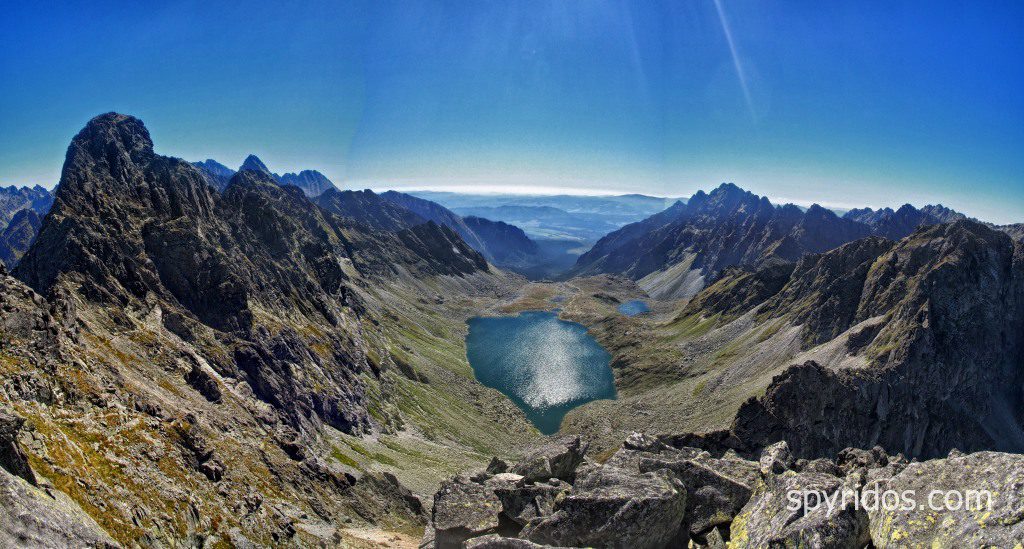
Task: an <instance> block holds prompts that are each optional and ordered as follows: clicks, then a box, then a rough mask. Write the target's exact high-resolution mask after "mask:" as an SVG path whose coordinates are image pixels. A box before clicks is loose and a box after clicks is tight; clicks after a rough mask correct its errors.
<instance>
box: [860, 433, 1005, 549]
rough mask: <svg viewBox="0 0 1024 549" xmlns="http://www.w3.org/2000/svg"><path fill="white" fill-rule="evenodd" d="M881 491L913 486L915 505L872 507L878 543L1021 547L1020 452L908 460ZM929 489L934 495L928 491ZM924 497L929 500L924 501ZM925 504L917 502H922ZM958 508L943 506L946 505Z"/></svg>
mask: <svg viewBox="0 0 1024 549" xmlns="http://www.w3.org/2000/svg"><path fill="white" fill-rule="evenodd" d="M877 488H878V489H879V490H880V491H884V490H892V491H895V492H897V493H901V494H902V493H904V492H906V491H912V492H913V493H914V494H915V500H916V503H917V504H918V505H917V506H910V505H907V506H905V507H907V509H904V508H902V507H901V508H897V509H892V510H887V509H885V508H883V507H881V506H880V507H879V508H878V509H876V510H874V511H871V512H870V513H869V516H870V518H871V539H872V541H873V542H874V544H875V545H876V546H877V547H887V546H897V545H900V546H909V547H956V546H960V547H1020V546H1021V544H1022V543H1024V456H1022V455H1020V454H1003V453H998V452H978V453H976V454H970V455H960V456H956V455H954V456H950V457H949V458H947V459H935V460H930V461H925V462H922V463H911V464H910V465H908V466H907V467H906V468H905V469H904V470H903V471H902V472H901V473H899V474H898V475H896V476H894V477H892V478H891V479H888V480H881V481H877ZM932 494H934V496H932ZM929 498H930V499H931V501H929ZM922 505H923V506H924V508H921V506H922ZM947 505H948V506H949V507H961V509H959V510H955V511H954V510H933V509H932V508H931V507H932V506H938V507H941V508H943V509H945V508H946V506H947Z"/></svg>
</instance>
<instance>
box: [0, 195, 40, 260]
mask: <svg viewBox="0 0 1024 549" xmlns="http://www.w3.org/2000/svg"><path fill="white" fill-rule="evenodd" d="M41 225H42V220H41V219H40V216H39V214H37V213H36V211H35V210H33V209H31V208H26V209H24V210H20V211H19V212H18V213H16V214H14V217H13V218H12V219H11V222H10V223H9V224H8V225H7V228H6V229H4V230H3V231H2V232H0V262H2V263H3V264H4V266H6V267H7V268H8V269H12V268H14V266H15V265H16V264H17V263H18V260H19V259H21V256H22V255H24V254H25V252H26V251H28V249H29V247H30V246H31V245H32V243H33V242H35V239H36V234H38V233H39V227H40V226H41Z"/></svg>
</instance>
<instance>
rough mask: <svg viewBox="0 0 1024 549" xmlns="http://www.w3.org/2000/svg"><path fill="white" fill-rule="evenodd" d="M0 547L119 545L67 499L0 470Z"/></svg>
mask: <svg viewBox="0 0 1024 549" xmlns="http://www.w3.org/2000/svg"><path fill="white" fill-rule="evenodd" d="M0 546H2V547H52V548H63V547H95V548H113V547H120V545H118V544H117V543H116V542H115V541H114V540H113V539H111V538H110V536H108V535H107V533H106V532H104V531H103V529H101V528H100V527H99V525H97V524H96V522H95V521H94V520H93V519H92V518H91V517H90V516H89V515H88V514H86V513H85V511H83V510H82V508H81V507H79V506H78V504H76V503H75V502H74V501H73V500H72V499H71V498H69V497H68V496H66V495H65V494H64V493H63V492H60V491H58V490H43V489H40V488H36V487H35V486H32V485H31V484H29V483H28V482H27V481H26V480H24V479H23V478H20V477H17V476H14V475H12V474H10V473H8V472H7V471H6V470H0Z"/></svg>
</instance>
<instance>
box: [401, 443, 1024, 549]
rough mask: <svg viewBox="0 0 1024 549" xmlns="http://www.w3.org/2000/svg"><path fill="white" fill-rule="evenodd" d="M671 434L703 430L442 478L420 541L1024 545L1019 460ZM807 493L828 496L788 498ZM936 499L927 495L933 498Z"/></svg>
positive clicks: (569, 448) (1023, 482)
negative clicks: (743, 450) (818, 500)
mask: <svg viewBox="0 0 1024 549" xmlns="http://www.w3.org/2000/svg"><path fill="white" fill-rule="evenodd" d="M676 440H689V441H699V440H700V438H699V437H687V436H675V437H652V436H648V435H644V434H640V433H634V434H633V435H631V436H630V437H629V438H627V440H626V441H625V442H624V443H623V445H622V447H621V448H620V449H619V450H617V451H616V452H615V453H614V454H613V455H612V456H611V457H610V458H609V459H607V460H606V461H605V462H604V463H598V462H595V461H593V460H591V459H590V458H588V457H586V456H585V452H586V449H587V444H586V442H584V441H582V440H581V439H580V438H579V437H578V436H576V437H563V438H559V439H554V440H552V441H549V442H548V443H547V444H546V445H544V446H541V447H540V448H538V449H536V450H535V451H534V452H533V453H531V454H529V455H527V457H525V458H524V459H523V460H522V461H520V462H519V463H517V464H515V465H511V466H510V465H508V464H506V463H503V462H501V461H500V460H497V459H495V460H493V461H492V462H491V464H490V465H489V466H488V467H487V469H486V470H485V471H480V472H476V473H471V474H468V475H460V476H457V477H455V478H453V479H450V480H448V481H447V482H445V483H443V484H442V485H441V489H440V490H439V491H438V492H437V494H436V495H435V496H434V503H433V507H432V509H431V510H430V513H429V514H430V523H429V525H428V527H427V531H426V534H425V535H424V539H423V542H422V543H421V548H423V549H426V548H437V549H447V548H458V547H468V548H474V549H480V548H532V547H630V548H651V549H654V548H662V547H687V546H689V547H725V546H727V545H728V546H729V547H830V548H831V547H849V548H858V549H859V548H862V547H896V546H900V547H905V546H907V547H960V546H963V547H1020V546H1021V541H1022V540H1024V455H1019V454H1005V453H998V452H978V453H974V454H969V455H964V454H960V453H959V452H957V451H953V452H952V453H950V455H949V456H948V457H946V458H944V459H933V460H928V461H924V462H916V461H913V462H908V461H907V460H906V459H905V458H904V457H903V456H902V455H896V456H890V455H888V454H886V452H885V451H884V450H882V449H881V448H878V447H876V448H874V449H871V450H862V449H853V448H848V449H846V450H843V451H842V452H840V453H839V454H838V455H837V456H836V457H835V458H834V459H824V458H822V459H815V460H806V459H796V458H794V457H793V455H792V454H791V453H790V451H789V446H788V445H787V444H786V442H778V443H776V444H773V445H771V446H769V447H767V448H765V449H764V451H763V452H762V453H761V455H760V458H759V459H758V460H756V461H755V460H754V459H748V458H744V457H742V456H740V455H739V454H737V453H736V452H734V451H731V450H727V451H724V452H723V451H714V449H711V450H712V451H709V450H708V449H703V448H694V447H689V446H680V445H677V444H675V443H673V441H676ZM968 491H975V492H978V493H988V494H990V495H991V497H990V501H991V505H989V500H988V499H985V497H984V496H983V497H981V499H978V500H977V501H978V502H980V503H982V504H983V505H984V507H985V508H984V509H980V510H976V509H966V507H967V506H968V503H967V502H966V500H965V502H964V503H963V504H962V506H963V507H964V508H961V509H958V510H951V509H943V510H935V509H933V508H932V507H931V503H932V502H931V501H930V500H929V495H930V494H931V493H933V492H937V493H942V494H947V493H958V494H960V496H961V497H968V498H969V497H971V496H970V495H969V492H968ZM812 492H813V493H815V494H820V495H821V496H822V497H825V498H829V500H831V501H832V503H831V505H830V504H829V503H828V501H829V500H826V501H824V502H823V503H822V504H820V505H814V498H813V497H812V498H808V499H806V500H805V499H804V498H803V497H802V496H800V497H796V496H794V494H796V495H802V494H805V493H812ZM886 492H893V493H897V494H901V495H902V496H901V497H902V498H903V499H902V500H901V502H902V504H901V505H897V506H895V507H896V508H891V507H894V506H892V505H881V504H879V505H872V503H871V502H872V501H873V499H872V498H873V497H874V496H872V495H871V494H872V493H878V494H884V493H886ZM911 493H912V494H913V495H912V496H911V495H910V494H911ZM965 494H968V495H966V496H965ZM844 495H845V499H844V498H843V496H844ZM908 496H909V497H908ZM942 498H943V496H938V498H937V499H935V500H934V501H936V502H938V504H939V506H942V505H944V504H943V501H944V500H943V499H942ZM955 499H956V498H954V500H955ZM911 502H913V503H916V504H917V505H910V503H911ZM954 503H955V501H954ZM951 506H955V505H951Z"/></svg>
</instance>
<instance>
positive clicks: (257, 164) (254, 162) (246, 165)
mask: <svg viewBox="0 0 1024 549" xmlns="http://www.w3.org/2000/svg"><path fill="white" fill-rule="evenodd" d="M244 170H252V171H254V172H263V173H266V174H270V173H271V171H270V169H269V168H267V165H266V164H264V163H263V161H262V160H260V159H259V157H258V156H256V155H255V154H250V155H249V156H247V157H245V160H244V161H242V165H241V166H239V167H238V171H244Z"/></svg>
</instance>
